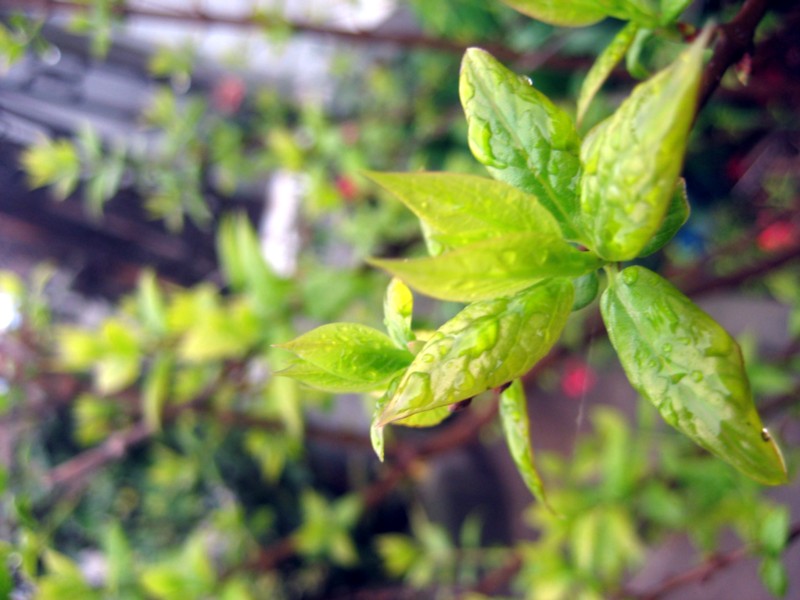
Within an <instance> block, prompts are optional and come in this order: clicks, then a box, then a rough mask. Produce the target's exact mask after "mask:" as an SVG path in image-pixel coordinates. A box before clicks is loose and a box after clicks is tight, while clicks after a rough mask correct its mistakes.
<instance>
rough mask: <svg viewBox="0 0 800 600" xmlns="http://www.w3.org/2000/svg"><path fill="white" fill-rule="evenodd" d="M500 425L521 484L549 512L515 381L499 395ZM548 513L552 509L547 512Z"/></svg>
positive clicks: (525, 411) (522, 392) (518, 383)
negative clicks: (523, 484) (526, 487)
mask: <svg viewBox="0 0 800 600" xmlns="http://www.w3.org/2000/svg"><path fill="white" fill-rule="evenodd" d="M500 421H501V423H502V424H503V432H504V434H505V437H506V443H507V444H508V450H509V452H510V453H511V457H512V458H513V459H514V464H515V465H517V470H518V471H519V474H520V475H522V480H523V481H524V482H525V485H526V486H528V489H529V490H530V491H531V493H532V494H533V495H534V497H535V498H536V499H537V500H538V501H539V502H541V503H542V504H544V505H545V506H547V507H548V508H550V506H549V504H548V503H547V495H546V494H545V490H544V485H543V484H542V480H541V478H540V477H539V473H538V472H537V471H536V465H535V463H534V460H533V446H531V434H530V423H529V421H528V404H527V401H526V399H525V388H524V387H523V386H522V382H521V381H520V380H519V379H516V380H514V382H513V383H512V384H511V385H510V386H509V387H508V388H507V389H506V390H505V391H503V393H502V394H500ZM551 510H552V509H551Z"/></svg>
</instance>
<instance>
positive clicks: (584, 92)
mask: <svg viewBox="0 0 800 600" xmlns="http://www.w3.org/2000/svg"><path fill="white" fill-rule="evenodd" d="M637 31H639V26H638V25H637V24H635V23H628V24H627V25H625V27H623V28H622V29H620V30H619V32H618V33H617V35H615V36H614V39H613V40H611V43H610V44H609V45H608V46H606V48H605V49H604V50H603V52H601V53H600V56H598V57H597V60H595V61H594V64H593V65H592V68H591V69H589V72H588V73H587V74H586V78H585V79H584V80H583V84H582V85H581V91H580V94H579V95H578V123H580V122H581V121H583V117H584V115H585V114H586V109H587V108H589V103H590V102H591V101H592V98H594V96H595V94H597V92H598V91H599V90H600V88H601V87H602V86H603V83H605V81H606V79H608V76H609V75H610V74H611V72H612V71H613V70H614V67H616V66H617V64H619V62H620V61H621V60H622V58H623V57H624V56H625V53H626V52H627V51H628V48H630V46H631V44H632V43H633V38H634V37H636V32H637Z"/></svg>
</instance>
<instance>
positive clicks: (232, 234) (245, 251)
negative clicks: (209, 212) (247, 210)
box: [217, 214, 288, 317]
mask: <svg viewBox="0 0 800 600" xmlns="http://www.w3.org/2000/svg"><path fill="white" fill-rule="evenodd" d="M217 252H218V253H219V256H220V261H221V263H222V266H223V269H224V271H225V274H226V277H227V279H228V282H229V283H230V285H231V287H232V288H233V289H234V290H236V291H243V292H246V293H247V294H248V295H249V296H250V297H251V298H252V299H253V302H254V306H255V308H256V310H257V312H258V314H259V315H261V316H267V317H270V316H272V315H274V313H275V312H276V311H277V310H280V309H281V307H283V306H284V304H285V301H284V299H285V295H286V293H287V285H288V284H287V282H286V281H285V280H283V279H281V278H279V277H278V276H277V275H275V273H274V272H273V271H272V269H270V267H269V266H268V265H267V263H266V261H265V260H264V257H263V255H262V253H261V245H260V243H259V241H258V235H257V234H256V232H255V230H254V229H253V226H252V224H251V223H250V221H249V220H248V219H247V216H246V215H244V214H239V215H236V216H234V217H230V218H227V219H223V221H222V223H221V225H220V232H219V234H218V237H217Z"/></svg>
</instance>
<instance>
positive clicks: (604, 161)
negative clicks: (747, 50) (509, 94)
mask: <svg viewBox="0 0 800 600" xmlns="http://www.w3.org/2000/svg"><path fill="white" fill-rule="evenodd" d="M708 35H709V32H706V33H705V34H704V35H701V36H700V37H699V38H698V39H697V41H695V43H694V44H693V45H692V46H691V47H690V48H689V49H688V50H687V51H686V52H684V53H683V54H682V55H681V56H680V57H679V58H678V59H677V60H676V61H675V63H674V64H673V65H672V66H671V67H669V68H668V69H665V70H664V71H662V72H661V73H659V74H658V75H656V76H655V77H653V78H652V79H650V80H649V81H647V82H645V83H643V84H640V85H639V86H637V87H636V88H635V89H634V91H633V93H632V94H631V96H630V97H629V98H628V99H627V100H626V101H625V102H623V103H622V105H621V106H620V108H619V109H618V110H617V112H616V113H614V115H612V116H611V117H610V118H609V119H608V120H606V121H604V122H603V123H602V124H601V125H600V126H599V127H598V128H597V130H596V131H595V132H594V133H592V134H590V135H589V136H587V139H586V141H585V142H584V144H583V147H582V149H581V158H582V160H583V168H584V175H583V179H582V180H581V213H582V221H583V226H584V229H585V231H586V234H587V235H588V236H589V238H590V239H589V244H588V245H589V247H591V248H592V249H593V250H595V252H597V254H598V255H600V256H601V257H603V258H605V259H606V260H609V261H622V260H630V259H632V258H635V257H636V256H638V255H639V253H640V252H641V251H642V249H643V248H644V247H645V246H646V245H647V242H648V241H649V240H650V238H652V237H653V235H655V234H656V232H657V231H658V229H659V228H660V227H661V222H662V221H663V219H664V214H665V213H666V211H667V208H668V206H669V203H670V200H671V199H672V196H673V191H674V189H675V184H676V182H677V180H678V174H679V172H680V168H681V164H682V162H683V154H684V151H685V148H686V140H687V138H688V135H689V129H690V127H691V124H692V119H693V117H694V108H695V103H696V101H697V90H698V86H699V83H700V71H701V67H702V54H703V49H704V47H705V44H706V42H707V40H708Z"/></svg>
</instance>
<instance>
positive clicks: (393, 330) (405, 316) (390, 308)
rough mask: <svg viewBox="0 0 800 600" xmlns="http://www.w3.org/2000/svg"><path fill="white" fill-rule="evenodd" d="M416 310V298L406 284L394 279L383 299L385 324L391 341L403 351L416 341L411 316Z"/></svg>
mask: <svg viewBox="0 0 800 600" xmlns="http://www.w3.org/2000/svg"><path fill="white" fill-rule="evenodd" d="M413 310H414V297H413V296H412V295H411V290H409V289H408V287H406V284H405V283H403V282H402V281H400V280H399V279H396V278H392V280H391V281H390V282H389V286H388V287H387V288H386V296H384V298H383V323H384V325H386V331H387V332H388V333H389V337H390V338H391V340H392V341H393V342H394V343H395V344H396V345H397V346H398V347H399V348H403V349H407V348H408V343H409V342H413V341H414V332H413V331H411V315H412V312H413Z"/></svg>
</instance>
